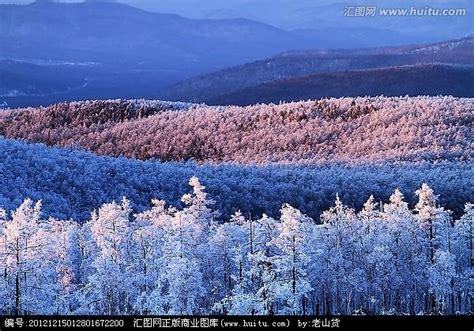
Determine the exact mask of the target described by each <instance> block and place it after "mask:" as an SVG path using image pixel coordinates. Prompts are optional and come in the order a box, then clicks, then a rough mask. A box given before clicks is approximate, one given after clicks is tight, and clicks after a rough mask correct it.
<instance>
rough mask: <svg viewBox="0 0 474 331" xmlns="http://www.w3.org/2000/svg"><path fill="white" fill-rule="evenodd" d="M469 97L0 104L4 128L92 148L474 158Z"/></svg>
mask: <svg viewBox="0 0 474 331" xmlns="http://www.w3.org/2000/svg"><path fill="white" fill-rule="evenodd" d="M473 110H474V107H473V102H472V99H467V98H454V97H450V96H440V97H390V98H389V97H357V98H331V99H321V100H309V101H301V102H292V103H284V104H278V105H274V104H256V105H252V106H248V107H237V106H222V107H210V106H206V105H193V104H185V103H184V104H183V103H176V104H175V103H164V102H157V101H139V100H138V101H137V100H132V101H124V100H110V101H84V102H72V103H62V104H57V105H52V106H48V107H46V108H26V109H15V110H7V111H3V112H0V135H3V136H5V137H7V138H15V139H18V138H19V139H25V140H28V141H30V142H42V143H45V144H47V145H56V146H61V147H74V148H82V149H86V150H90V151H92V152H94V153H96V154H100V155H109V156H125V157H129V158H136V159H150V158H157V159H160V160H162V161H183V160H195V161H197V162H200V163H206V162H211V163H221V162H233V163H240V164H268V163H286V164H288V163H292V164H295V163H297V164H322V163H326V162H345V163H347V164H360V163H368V162H387V161H408V162H420V161H428V162H440V161H446V160H448V161H453V160H459V161H465V160H471V158H472V153H471V149H472V145H471V144H472V142H471V140H472V139H470V137H471V136H472V125H470V124H471V123H472V114H473Z"/></svg>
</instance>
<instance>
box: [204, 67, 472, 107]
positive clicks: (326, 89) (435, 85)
mask: <svg viewBox="0 0 474 331" xmlns="http://www.w3.org/2000/svg"><path fill="white" fill-rule="evenodd" d="M472 82H474V66H472V65H470V66H453V65H432V64H430V65H415V66H400V67H389V68H381V69H366V70H353V71H342V72H333V73H317V74H312V75H307V76H297V77H292V78H287V79H281V80H275V81H272V82H269V83H264V84H261V85H257V86H252V87H247V88H243V89H241V90H238V91H235V92H232V93H228V94H223V95H220V96H218V97H215V98H210V99H207V100H205V101H206V102H207V103H209V104H215V105H218V104H234V105H250V104H254V103H259V102H264V103H270V102H273V103H278V102H280V101H298V100H307V99H318V98H326V97H336V98H337V97H342V96H347V97H351V96H376V95H385V96H400V95H410V96H417V95H433V96H436V95H453V96H459V97H474V85H473V84H472Z"/></svg>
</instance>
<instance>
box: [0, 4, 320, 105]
mask: <svg viewBox="0 0 474 331" xmlns="http://www.w3.org/2000/svg"><path fill="white" fill-rule="evenodd" d="M311 45H312V46H315V45H316V44H315V43H314V40H313V41H311V40H309V39H307V38H305V37H304V36H296V35H295V34H292V33H290V32H287V31H284V30H281V29H277V28H275V27H273V26H270V25H267V24H263V23H259V22H256V21H251V20H247V19H225V20H198V19H187V18H184V17H181V16H178V15H173V14H159V13H151V12H147V11H144V10H141V9H138V8H135V7H132V6H128V5H124V4H120V3H115V2H85V3H56V2H43V1H42V2H35V3H32V4H29V5H0V72H2V73H6V74H4V75H2V76H1V78H0V100H5V101H7V102H8V103H9V104H11V105H12V106H20V105H26V104H37V103H50V102H54V101H58V100H71V99H87V98H91V97H95V98H107V97H119V96H120V97H127V96H151V95H152V94H153V93H156V91H157V89H160V88H161V87H162V86H164V85H167V84H170V83H173V82H176V81H178V80H179V79H183V78H186V77H190V76H192V75H194V74H198V73H204V72H207V71H209V70H215V69H218V68H223V67H226V66H230V65H236V64H240V63H245V62H248V61H253V60H256V59H259V58H262V57H267V56H270V55H272V54H275V53H277V52H282V51H285V50H288V49H293V48H296V47H299V46H301V47H308V46H311ZM17 72H18V75H16V74H15V73H17ZM12 73H13V74H12ZM45 76H49V77H50V78H49V79H46V78H45ZM64 76H66V77H68V78H65V77H64ZM22 77H27V78H31V79H29V81H28V82H24V81H22V79H23V78H22Z"/></svg>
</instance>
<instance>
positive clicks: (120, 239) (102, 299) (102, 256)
mask: <svg viewBox="0 0 474 331" xmlns="http://www.w3.org/2000/svg"><path fill="white" fill-rule="evenodd" d="M130 212H131V208H130V203H129V201H128V200H127V199H125V198H124V199H123V200H122V203H121V204H117V203H115V202H112V203H108V204H105V205H103V206H102V207H101V208H99V210H98V212H94V213H93V215H92V219H91V221H90V223H91V224H90V229H91V239H92V240H93V241H94V244H95V245H96V247H97V250H96V256H95V257H94V259H93V261H92V273H91V274H90V275H88V278H87V283H86V285H85V288H84V289H83V290H82V291H83V292H85V294H86V295H85V296H86V299H85V300H86V302H84V303H83V307H82V308H83V309H84V308H85V309H86V312H87V311H89V312H90V313H95V314H106V315H116V314H126V313H129V312H130V307H131V304H132V303H131V301H132V300H131V298H130V297H129V290H130V274H129V272H128V269H129V263H130V245H131V238H130V221H129V217H130Z"/></svg>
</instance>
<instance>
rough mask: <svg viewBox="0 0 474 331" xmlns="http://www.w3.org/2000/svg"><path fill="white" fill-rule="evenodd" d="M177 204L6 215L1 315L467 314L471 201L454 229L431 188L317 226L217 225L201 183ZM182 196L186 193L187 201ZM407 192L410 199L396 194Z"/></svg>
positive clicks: (292, 222)
mask: <svg viewBox="0 0 474 331" xmlns="http://www.w3.org/2000/svg"><path fill="white" fill-rule="evenodd" d="M189 184H190V186H191V190H190V191H189V193H186V194H184V195H183V196H182V199H181V201H182V203H183V206H182V207H178V206H172V205H168V204H167V203H166V202H165V201H163V200H158V199H156V200H153V201H152V203H153V207H152V208H151V209H149V210H146V211H143V212H140V213H136V214H134V213H132V211H131V207H130V201H128V200H127V199H125V198H123V200H122V201H121V202H119V203H117V202H111V203H107V204H104V205H102V206H101V207H100V208H98V209H97V210H95V211H94V212H93V213H92V215H91V217H90V219H89V220H88V221H87V222H86V223H83V224H80V223H77V222H74V221H72V220H57V219H52V218H49V219H45V218H44V217H43V216H42V214H41V202H34V201H32V200H30V199H26V200H25V201H24V202H23V203H22V204H21V206H19V207H18V208H17V209H16V210H14V211H11V212H6V211H4V210H2V211H1V213H0V215H1V216H0V272H1V277H0V314H15V313H19V314H101V315H102V314H103V315H108V314H211V313H212V314H329V313H330V314H407V313H408V314H428V313H439V314H457V313H461V314H465V313H469V312H470V309H471V306H470V304H469V295H472V292H470V291H472V288H470V287H469V279H470V278H472V276H473V274H472V272H473V271H472V269H471V268H470V265H471V252H472V225H473V210H472V204H470V203H467V204H466V205H465V212H464V214H463V215H462V216H461V217H460V218H458V219H457V220H453V217H452V215H451V212H450V211H448V210H446V209H444V208H443V207H441V206H440V205H439V204H438V198H437V195H436V194H435V192H433V190H432V189H431V188H430V187H429V186H428V185H426V184H423V185H421V187H420V188H419V189H418V190H417V191H416V195H417V202H416V204H415V206H414V208H410V207H409V206H408V204H407V203H406V202H405V200H404V196H403V194H402V192H401V191H400V190H395V191H394V192H393V194H392V195H391V196H390V198H389V199H388V200H387V201H385V203H378V202H377V200H376V199H375V198H374V197H372V196H371V197H370V198H368V200H367V201H366V203H365V204H364V205H363V208H362V209H361V210H357V211H356V210H354V209H352V208H349V207H348V206H346V205H344V203H343V201H341V199H339V197H337V198H336V200H335V202H334V203H333V205H332V207H331V208H329V209H328V210H326V211H324V212H323V213H322V215H321V222H315V221H314V220H313V219H311V218H310V217H308V216H306V215H305V214H303V213H301V212H300V211H299V210H298V209H296V208H293V207H292V206H290V205H288V204H283V205H282V206H281V210H280V215H279V216H278V217H277V218H272V217H270V216H267V215H265V214H263V215H260V216H258V217H256V216H253V217H249V216H247V215H244V214H242V213H240V212H236V213H234V214H233V215H232V216H231V217H230V218H229V219H227V220H226V221H225V222H221V221H217V219H218V216H219V212H218V211H217V210H215V209H214V207H213V201H212V199H211V198H210V197H209V196H208V195H207V193H206V190H205V187H204V186H203V185H202V184H201V183H200V182H199V180H198V178H196V177H192V178H191V179H190V181H189ZM183 193H185V192H183ZM404 193H410V192H404Z"/></svg>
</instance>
